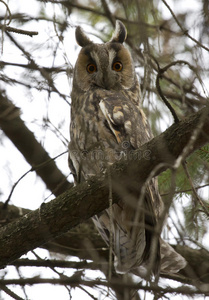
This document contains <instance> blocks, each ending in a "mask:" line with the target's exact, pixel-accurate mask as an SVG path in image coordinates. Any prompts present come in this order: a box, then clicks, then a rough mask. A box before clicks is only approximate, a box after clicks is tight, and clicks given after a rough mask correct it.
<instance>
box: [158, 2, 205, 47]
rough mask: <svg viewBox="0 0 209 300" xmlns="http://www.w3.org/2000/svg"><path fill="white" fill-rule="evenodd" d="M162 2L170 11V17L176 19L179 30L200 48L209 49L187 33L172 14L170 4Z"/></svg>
mask: <svg viewBox="0 0 209 300" xmlns="http://www.w3.org/2000/svg"><path fill="white" fill-rule="evenodd" d="M162 2H163V3H164V4H165V6H166V7H167V8H168V10H169V11H170V13H171V15H172V17H173V18H174V20H175V21H176V24H177V25H178V26H179V28H180V29H181V31H182V32H183V34H184V35H186V36H187V37H188V38H190V39H191V40H192V41H193V42H195V43H196V44H197V45H198V46H200V47H201V48H203V49H205V50H206V51H209V48H208V47H206V46H204V45H203V44H201V43H200V42H199V41H197V40H196V39H195V38H193V37H192V36H191V35H190V34H189V33H188V30H187V29H185V28H183V26H182V25H181V23H180V22H179V20H178V19H177V17H176V15H175V14H174V12H173V11H172V9H171V8H170V6H169V5H168V3H167V2H166V1H165V0H162Z"/></svg>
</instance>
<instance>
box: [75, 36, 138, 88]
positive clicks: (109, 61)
mask: <svg viewBox="0 0 209 300" xmlns="http://www.w3.org/2000/svg"><path fill="white" fill-rule="evenodd" d="M75 70H76V72H75V77H74V80H75V81H76V83H77V86H78V87H79V88H80V89H81V90H83V91H87V90H91V89H95V88H101V89H106V90H115V91H118V90H121V89H130V88H132V87H133V86H134V84H135V82H136V77H135V71H134V66H133V63H132V59H131V56H130V53H129V51H128V50H127V49H126V48H125V47H124V46H123V45H122V44H120V43H115V42H109V43H106V44H90V45H87V46H85V47H83V48H82V49H81V52H80V54H79V58H78V60H77V64H76V68H75Z"/></svg>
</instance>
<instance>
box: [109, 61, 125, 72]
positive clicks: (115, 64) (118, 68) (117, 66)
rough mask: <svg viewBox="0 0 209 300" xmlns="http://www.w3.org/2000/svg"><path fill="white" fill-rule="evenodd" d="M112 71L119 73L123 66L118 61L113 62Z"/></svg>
mask: <svg viewBox="0 0 209 300" xmlns="http://www.w3.org/2000/svg"><path fill="white" fill-rule="evenodd" d="M112 69H113V70H114V71H116V72H120V71H122V69H123V64H122V63H121V62H120V61H116V62H114V64H113V65H112Z"/></svg>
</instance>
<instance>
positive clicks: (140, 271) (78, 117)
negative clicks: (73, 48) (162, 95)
mask: <svg viewBox="0 0 209 300" xmlns="http://www.w3.org/2000/svg"><path fill="white" fill-rule="evenodd" d="M126 35H127V32H126V28H125V26H124V24H123V23H122V22H120V21H118V20H117V21H116V27H115V31H114V33H113V36H112V38H111V39H110V40H109V41H108V42H107V43H104V44H96V43H93V42H92V41H91V40H90V39H89V38H88V37H87V36H86V34H85V33H84V31H83V30H82V28H80V27H77V29H76V40H77V43H78V44H79V45H80V46H81V47H82V48H81V50H80V53H79V55H78V59H77V62H76V65H75V68H74V77H73V88H72V94H71V99H72V103H71V124H70V138H71V141H70V144H69V166H70V169H71V172H72V174H73V176H74V179H75V183H76V184H79V183H80V182H83V181H85V180H87V179H89V178H91V179H92V180H93V178H94V176H95V177H98V176H103V175H104V174H105V173H106V172H107V169H108V167H109V166H110V165H111V164H113V163H114V162H116V161H118V160H120V159H121V158H122V157H123V158H124V157H125V156H128V155H130V154H131V153H132V152H133V150H135V149H138V148H139V147H140V146H141V145H142V144H144V143H146V142H148V141H149V140H150V139H151V138H152V133H151V130H150V127H149V124H148V121H147V118H146V116H145V113H144V112H143V110H142V107H141V103H140V100H141V94H140V86H139V82H138V80H137V76H136V73H135V68H134V64H133V61H132V58H131V54H130V52H129V50H128V49H127V48H125V47H124V45H123V43H124V41H125V39H126ZM128 181H129V178H127V188H126V185H124V184H123V186H122V185H121V186H120V187H118V186H117V191H118V194H119V196H120V201H119V202H118V203H117V204H113V206H112V209H111V213H110V209H106V210H105V211H103V212H102V213H101V214H99V215H96V216H94V217H93V222H94V223H95V225H96V227H97V229H98V231H99V233H100V234H101V236H102V238H103V239H104V241H105V242H106V243H107V245H109V243H110V237H111V238H112V240H111V245H112V250H113V253H114V266H115V269H116V271H117V272H119V273H128V272H132V273H135V274H137V275H139V276H142V277H146V276H147V274H148V272H150V274H159V273H160V272H161V273H175V272H178V271H179V270H180V269H181V268H184V267H185V264H186V262H185V260H184V258H183V257H182V256H180V255H179V254H178V253H177V252H175V251H174V249H173V248H172V247H171V246H169V244H167V243H166V242H165V241H164V240H162V239H161V238H160V237H159V236H157V235H156V232H155V231H156V230H155V229H156V226H157V222H158V219H159V216H160V213H161V211H162V207H163V204H162V200H161V198H160V196H159V192H158V187H157V182H156V179H152V180H151V182H150V183H149V185H148V186H147V187H146V193H145V195H144V198H143V200H142V201H141V202H140V203H139V198H140V194H139V191H137V190H136V191H134V190H133V189H132V190H131V191H130V189H129V188H128V186H130V184H128ZM136 213H137V216H136Z"/></svg>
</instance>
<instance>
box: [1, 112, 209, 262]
mask: <svg viewBox="0 0 209 300" xmlns="http://www.w3.org/2000/svg"><path fill="white" fill-rule="evenodd" d="M200 122H203V123H204V124H203V127H202V130H201V133H200V134H199V135H198V136H196V139H195V140H194V142H193V145H192V148H191V147H190V149H189V152H188V151H187V156H188V155H189V153H192V152H193V151H195V150H196V149H198V148H200V147H201V146H203V145H204V144H205V143H207V142H208V141H209V113H208V110H207V109H206V108H204V109H203V110H201V111H199V112H198V113H196V114H193V115H191V116H189V117H188V118H186V119H185V120H183V121H180V122H179V123H178V124H174V125H172V126H171V127H170V128H168V129H167V130H166V131H165V132H164V133H162V134H161V135H159V136H158V137H156V138H154V139H153V140H151V141H150V142H148V143H146V144H144V145H143V146H142V147H140V149H138V150H136V151H134V152H133V155H132V157H129V159H127V160H124V161H120V162H116V163H115V164H114V165H113V166H112V168H111V172H112V178H114V185H113V202H117V201H118V199H119V198H120V196H119V195H118V193H117V187H118V186H119V185H120V186H121V185H122V184H126V185H127V178H128V179H129V182H130V183H131V186H135V187H137V188H139V190H140V187H141V186H142V185H143V183H144V182H145V181H146V179H147V177H148V176H149V174H150V173H151V171H152V170H153V169H154V168H155V167H156V166H158V165H161V167H160V168H158V173H160V172H162V171H164V170H165V169H167V168H168V167H169V166H172V165H173V164H174V163H175V161H176V159H177V158H178V157H179V156H180V155H181V154H182V149H184V148H185V147H186V146H187V145H188V144H189V142H190V140H191V139H192V138H194V137H193V133H194V131H195V129H196V128H197V126H198V124H199V123H200ZM148 154H149V155H148ZM115 183H116V184H115ZM115 187H116V188H115ZM108 195H109V191H108V184H107V181H106V180H105V178H103V179H101V178H100V179H98V178H92V179H91V180H89V181H87V182H84V183H82V184H80V185H78V186H76V187H74V188H71V189H70V190H69V191H66V192H64V193H63V194H62V195H60V196H58V197H57V198H56V199H54V200H53V201H51V202H49V203H47V204H42V205H41V207H40V208H39V209H37V210H35V211H33V212H30V213H29V214H27V215H25V216H23V217H22V218H20V219H19V220H17V221H15V222H12V223H10V224H8V225H7V226H4V227H3V228H1V230H0V244H1V245H4V247H0V266H1V267H4V266H5V265H6V264H7V263H9V262H12V261H14V260H15V259H17V258H19V257H20V256H21V255H22V254H24V253H26V252H28V251H29V250H32V249H34V248H36V247H38V246H41V245H43V244H44V243H46V242H47V241H49V240H51V239H53V238H56V237H57V236H59V235H61V234H62V233H65V232H67V231H68V230H70V229H71V228H73V227H75V226H77V225H78V224H80V223H82V222H84V221H85V220H87V219H89V218H90V217H92V216H93V215H95V214H98V213H100V212H101V211H103V210H104V209H106V208H107V207H108V205H109V201H108Z"/></svg>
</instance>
